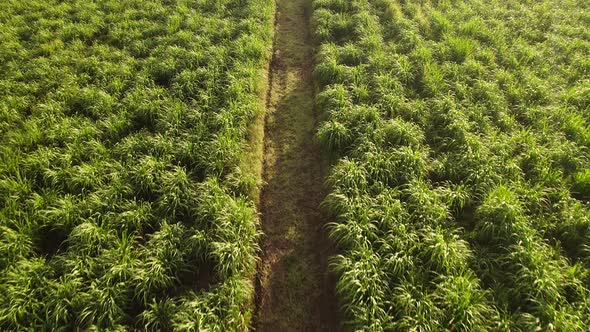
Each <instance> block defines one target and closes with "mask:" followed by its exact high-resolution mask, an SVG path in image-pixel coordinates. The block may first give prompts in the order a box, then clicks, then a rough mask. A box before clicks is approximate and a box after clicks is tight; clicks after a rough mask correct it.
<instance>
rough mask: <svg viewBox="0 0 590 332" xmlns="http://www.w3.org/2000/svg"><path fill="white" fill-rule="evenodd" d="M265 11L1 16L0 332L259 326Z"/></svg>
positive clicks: (47, 4) (126, 5)
mask: <svg viewBox="0 0 590 332" xmlns="http://www.w3.org/2000/svg"><path fill="white" fill-rule="evenodd" d="M273 10H274V5H273V3H272V2H271V1H267V0H252V1H243V0H220V1H217V0H162V1H159V0H158V1H155V0H130V1H116V0H104V1H102V0H101V1H82V0H70V1H58V0H6V1H1V2H0V95H1V96H2V97H1V98H0V330H3V331H7V330H14V331H23V330H35V331H44V330H47V331H73V330H76V329H83V330H86V329H88V330H101V331H103V330H128V329H141V330H143V329H148V330H158V331H161V330H172V329H174V330H181V331H191V330H192V331H196V330H205V329H206V330H211V331H226V330H245V329H246V328H247V327H248V326H249V321H250V315H251V313H250V307H249V306H250V303H251V301H252V291H253V290H252V284H251V277H252V274H253V273H254V266H255V260H256V256H257V254H258V252H257V250H258V249H257V239H258V230H257V222H258V217H257V213H256V210H255V206H254V201H253V198H252V197H250V196H249V193H250V192H252V188H253V186H256V185H257V181H258V180H257V179H256V176H255V174H248V173H247V172H246V171H244V169H243V167H242V168H241V167H240V165H241V162H242V159H243V156H244V153H245V142H246V140H247V139H248V137H249V127H250V126H251V125H252V123H253V121H254V119H255V118H256V117H257V116H259V114H260V111H261V110H260V100H259V95H260V89H261V88H262V85H263V82H262V71H263V69H264V68H265V67H266V64H267V61H268V56H269V53H270V46H271V39H272V38H271V37H272V17H273Z"/></svg>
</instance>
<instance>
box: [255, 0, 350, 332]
mask: <svg viewBox="0 0 590 332" xmlns="http://www.w3.org/2000/svg"><path fill="white" fill-rule="evenodd" d="M276 5H277V14H276V22H275V42H274V54H273V59H272V62H271V67H270V73H269V87H268V88H269V91H268V97H267V98H268V100H267V115H266V125H265V138H264V139H265V142H264V160H263V162H264V169H263V179H264V181H265V183H266V184H265V186H264V188H263V189H262V193H261V200H260V212H261V221H262V230H263V232H264V234H265V236H264V238H263V241H262V250H263V253H262V257H261V261H260V264H259V267H258V279H257V285H256V286H257V289H256V291H257V294H256V306H257V307H256V317H255V328H256V329H257V330H259V331H273V332H274V331H338V330H339V318H338V302H337V300H336V296H335V294H334V289H335V278H334V276H332V275H330V274H329V273H328V258H329V257H330V256H331V255H332V254H333V252H334V250H333V248H332V246H331V244H330V241H329V240H328V238H327V235H326V231H325V228H324V224H325V222H326V221H327V220H328V219H327V217H326V215H325V214H324V213H323V212H322V211H321V210H320V208H319V205H320V203H321V201H322V200H323V199H324V197H325V195H326V191H325V189H324V187H323V182H324V178H325V171H326V170H327V166H328V164H327V161H326V159H325V158H323V157H322V151H321V150H320V148H319V146H318V145H317V143H316V142H315V140H314V133H315V127H316V123H317V114H316V110H315V109H314V87H313V82H312V77H311V71H312V67H313V47H312V39H311V35H310V31H309V29H310V22H309V15H310V12H311V0H277V4H276Z"/></svg>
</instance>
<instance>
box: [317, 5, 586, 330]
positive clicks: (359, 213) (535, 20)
mask: <svg viewBox="0 0 590 332" xmlns="http://www.w3.org/2000/svg"><path fill="white" fill-rule="evenodd" d="M313 22H314V27H313V28H314V35H315V39H316V41H317V43H318V45H319V46H318V50H317V52H316V66H315V80H316V82H317V85H318V87H319V94H318V96H317V106H318V108H319V109H320V110H321V112H322V113H323V115H324V119H323V121H322V122H321V124H320V126H319V129H318V134H317V137H318V139H319V140H320V141H321V142H322V144H323V145H324V146H325V148H326V151H327V152H328V153H330V155H331V156H332V160H333V167H332V171H331V175H330V177H329V179H328V184H329V185H330V187H331V193H330V195H329V196H328V198H327V199H326V201H325V202H324V205H325V206H326V208H327V209H329V210H330V211H331V212H332V215H333V216H334V219H335V220H334V222H333V223H331V225H330V229H331V236H332V238H333V239H334V241H335V242H336V243H337V244H338V246H339V248H340V251H341V254H340V255H338V256H336V257H335V258H334V259H333V268H334V270H335V271H336V272H337V273H338V274H339V282H338V292H339V294H340V299H341V301H342V303H341V304H342V307H343V310H344V312H345V324H346V325H347V326H348V327H349V328H350V329H351V330H366V331H375V330H387V331H447V330H450V331H552V330H554V331H585V330H587V329H588V325H587V324H588V322H589V321H590V307H589V305H590V294H589V288H588V285H589V281H590V279H589V277H588V271H589V270H588V269H589V268H590V260H589V257H590V250H589V245H590V223H589V221H590V207H589V206H588V199H589V197H590V196H589V195H588V193H589V188H590V186H589V183H590V170H589V169H590V152H589V151H588V147H589V146H588V143H589V140H588V138H589V135H590V123H589V122H588V119H590V108H589V107H590V104H589V101H590V94H589V91H590V67H589V65H590V61H589V59H590V7H589V3H588V2H584V1H554V0H543V1H479V0H474V1H453V0H450V1H445V0H439V1H435V0H433V1H414V0H406V1H397V0H351V1H341V0H315V1H314V12H313Z"/></svg>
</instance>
